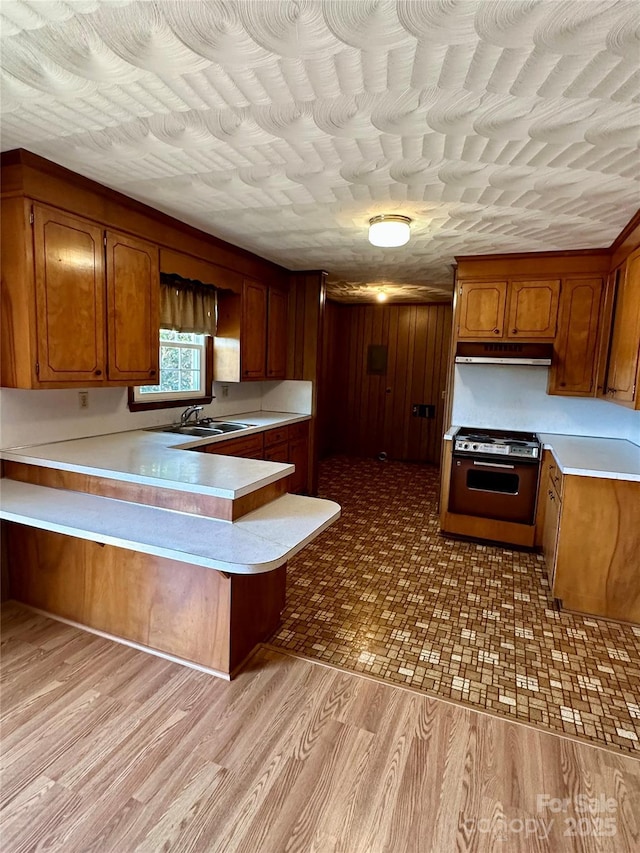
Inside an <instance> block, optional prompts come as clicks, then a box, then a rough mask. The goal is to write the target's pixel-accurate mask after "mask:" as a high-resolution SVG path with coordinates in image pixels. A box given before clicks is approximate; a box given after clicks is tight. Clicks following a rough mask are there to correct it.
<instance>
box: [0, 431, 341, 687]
mask: <svg viewBox="0 0 640 853" xmlns="http://www.w3.org/2000/svg"><path fill="white" fill-rule="evenodd" d="M131 440H132V441H134V442H135V434H132V436H131ZM82 441H83V440H79V441H77V442H74V444H77V445H79V446H80V445H81V442H82ZM34 450H36V449H34V448H31V449H30V457H29V460H28V461H29V463H31V465H32V466H33V468H32V470H31V471H30V473H33V471H34V470H40V471H42V470H43V469H42V468H40V467H39V466H38V463H42V462H43V459H42V458H40V459H39V458H38V454H37V450H36V452H35V453H34ZM3 455H5V454H4V453H3ZM9 455H11V456H13V458H14V459H15V456H16V454H15V453H14V454H9V453H7V454H6V456H9ZM19 455H20V454H18V456H19ZM49 455H50V454H49ZM5 458H6V457H5ZM20 461H21V463H24V462H26V459H24V458H23V459H22V460H20ZM44 461H47V462H50V461H51V460H50V459H46V460H44ZM236 461H237V463H238V465H239V467H240V468H241V469H242V476H243V477H245V476H246V472H247V465H246V464H244V463H247V462H248V463H249V464H250V465H251V464H255V465H256V470H257V471H258V472H259V474H260V476H259V477H258V478H257V479H256V489H260V488H262V487H263V486H264V477H263V474H264V466H265V465H272V466H273V471H274V472H275V473H276V474H277V473H279V474H280V475H281V477H283V478H286V476H287V474H288V471H289V470H290V468H291V466H285V465H278V464H277V463H267V462H255V463H253V461H252V460H243V459H238V460H236ZM33 463H35V465H33ZM202 464H203V466H204V467H203V472H204V471H205V469H208V470H210V471H211V470H212V471H215V457H211V456H209V457H208V458H207V457H204V458H203V463H202ZM228 464H229V463H228V461H227V460H225V466H226V470H227V475H228ZM74 467H75V472H76V473H79V474H82V473H83V470H82V467H83V466H82V465H81V464H77V465H76V466H74ZM49 470H51V468H50V469H49ZM116 473H117V472H116ZM52 482H53V481H52ZM62 482H64V481H62ZM0 483H1V489H2V492H1V498H2V500H1V508H0V518H2V519H3V528H4V530H3V534H4V536H5V545H6V547H5V553H6V555H7V564H8V575H9V588H10V596H11V597H12V598H14V599H16V600H17V601H19V602H22V603H23V604H25V605H27V606H29V607H32V608H35V609H37V610H39V611H41V612H43V613H45V614H48V615H50V616H52V617H54V618H58V619H62V620H63V621H66V622H70V623H71V624H74V625H77V626H78V627H82V628H85V629H87V630H89V631H94V632H96V633H99V634H101V635H102V636H107V637H109V638H111V639H114V640H116V641H120V642H124V643H127V644H128V645H133V646H135V647H137V648H141V649H143V650H145V651H148V652H151V653H153V654H159V655H162V656H167V657H169V658H171V659H172V660H176V661H178V662H181V663H184V664H186V665H189V666H195V667H197V668H199V669H202V670H205V671H206V672H210V673H212V674H215V675H218V676H222V677H224V678H230V677H231V676H232V675H233V673H234V672H236V671H237V670H238V668H239V667H240V666H241V664H242V662H243V661H244V660H245V659H246V657H247V656H248V655H249V654H250V653H251V651H252V650H253V648H254V647H255V646H256V644H257V643H259V642H262V641H264V640H266V639H267V638H268V637H269V636H270V634H271V633H272V632H273V631H274V630H275V628H276V627H277V626H278V623H279V619H280V613H281V611H282V609H283V607H284V603H285V587H286V563H287V561H288V560H289V559H290V558H291V557H292V556H294V554H296V553H298V551H300V550H301V549H302V548H304V546H305V545H306V544H308V543H309V542H311V541H312V540H313V539H315V538H316V537H317V536H318V535H320V534H321V533H322V532H323V531H324V530H325V529H326V528H327V527H328V526H329V525H331V524H332V523H333V522H334V521H336V520H337V518H339V516H340V507H339V505H338V504H336V503H334V502H333V501H328V500H324V499H320V498H311V497H305V496H301V495H292V494H288V493H285V494H280V495H279V496H276V497H275V498H274V499H273V500H270V501H268V502H266V503H262V504H261V505H260V506H258V507H257V508H256V509H254V510H252V511H250V512H247V513H245V514H243V515H242V517H241V518H239V519H238V520H236V521H227V520H221V519H220V518H212V517H209V516H204V515H201V514H198V513H191V512H184V511H181V510H176V509H167V508H163V507H159V506H150V505H146V504H140V503H136V502H132V501H131V500H118V499H115V498H113V497H105V496H104V495H100V494H91V493H88V492H86V491H74V490H71V489H68V488H64V487H60V484H59V486H58V487H50V486H47V485H39V484H38V483H34V482H24V481H22V482H20V481H18V480H14V479H9V478H7V477H5V478H3V479H2V481H0Z"/></svg>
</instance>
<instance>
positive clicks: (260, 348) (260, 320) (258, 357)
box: [240, 280, 269, 380]
mask: <svg viewBox="0 0 640 853" xmlns="http://www.w3.org/2000/svg"><path fill="white" fill-rule="evenodd" d="M268 299H269V291H268V288H267V287H266V285H264V284H261V283H260V282H258V281H247V280H245V281H244V282H243V285H242V326H241V337H240V352H241V359H240V361H241V375H242V379H243V380H247V379H264V378H265V375H266V370H267V310H268Z"/></svg>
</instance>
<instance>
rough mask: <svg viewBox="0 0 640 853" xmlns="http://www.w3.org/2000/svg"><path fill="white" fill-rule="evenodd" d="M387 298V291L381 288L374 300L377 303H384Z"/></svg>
mask: <svg viewBox="0 0 640 853" xmlns="http://www.w3.org/2000/svg"><path fill="white" fill-rule="evenodd" d="M388 298H389V297H388V296H387V291H386V290H385V289H384V287H381V288H380V290H379V291H378V292H377V293H376V299H377V300H378V302H386V301H387V299H388Z"/></svg>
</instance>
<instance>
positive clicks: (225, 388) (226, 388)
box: [222, 385, 229, 397]
mask: <svg viewBox="0 0 640 853" xmlns="http://www.w3.org/2000/svg"><path fill="white" fill-rule="evenodd" d="M222 396H223V397H228V396H229V386H228V385H223V386H222Z"/></svg>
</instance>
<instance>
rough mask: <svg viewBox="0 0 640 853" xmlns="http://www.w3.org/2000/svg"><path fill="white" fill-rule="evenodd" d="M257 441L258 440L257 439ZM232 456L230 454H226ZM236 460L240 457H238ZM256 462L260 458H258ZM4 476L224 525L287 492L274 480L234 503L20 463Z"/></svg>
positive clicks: (212, 447) (216, 449)
mask: <svg viewBox="0 0 640 853" xmlns="http://www.w3.org/2000/svg"><path fill="white" fill-rule="evenodd" d="M258 437H260V436H258ZM224 444H225V442H222V443H216V444H209V445H204V447H198V448H195V450H202V451H205V452H208V453H218V454H220V453H222V452H224V453H227V452H228V451H221V450H220V448H221V447H223V446H224ZM230 455H233V454H230ZM237 455H238V456H242V455H244V454H243V453H238V454H237ZM259 458H260V459H261V458H262V456H260V457H259ZM4 475H5V477H7V478H8V479H9V480H17V481H18V482H20V483H33V484H34V485H36V486H47V487H48V488H51V489H68V490H71V491H73V492H86V493H87V494H89V495H101V496H102V497H105V498H114V499H115V500H119V501H130V502H132V503H142V504H147V505H148V506H157V507H161V508H163V509H174V510H177V511H179V512H190V513H193V514H195V515H206V516H209V517H210V518H220V519H223V520H224V521H237V520H238V519H239V518H241V517H242V516H243V515H246V514H247V513H248V512H253V510H254V509H258V507H261V506H264V505H265V504H268V503H270V502H271V501H273V500H275V499H276V498H279V497H281V496H282V495H284V494H285V493H286V491H287V479H286V478H285V479H282V480H277V481H276V482H275V483H269V484H268V485H266V486H262V487H261V488H260V489H256V490H255V491H253V492H249V494H248V495H243V496H242V497H240V498H235V499H234V500H232V499H230V498H220V497H216V496H214V495H201V494H197V493H195V492H184V491H180V490H179V489H165V488H162V487H160V486H149V485H147V484H145V483H129V482H127V481H125V480H112V479H110V478H109V477H97V476H94V475H93V474H80V473H78V472H75V471H62V470H61V469H59V468H44V467H42V466H39V465H27V464H25V463H22V462H5V463H4Z"/></svg>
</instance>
